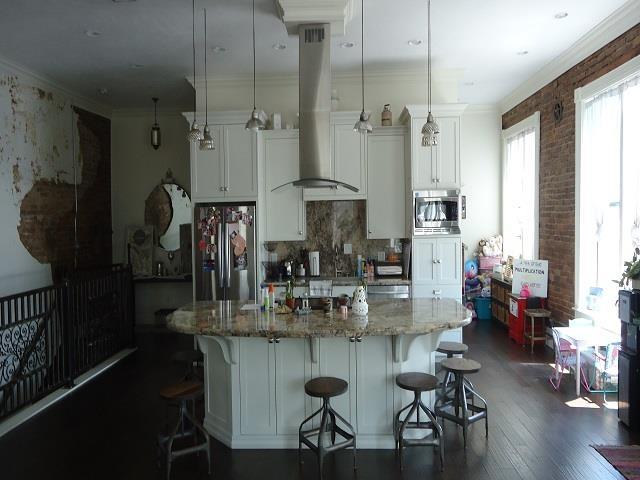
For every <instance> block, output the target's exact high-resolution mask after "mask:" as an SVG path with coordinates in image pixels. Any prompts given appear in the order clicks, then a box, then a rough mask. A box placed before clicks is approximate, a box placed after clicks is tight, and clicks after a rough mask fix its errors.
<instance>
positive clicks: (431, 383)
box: [393, 372, 444, 470]
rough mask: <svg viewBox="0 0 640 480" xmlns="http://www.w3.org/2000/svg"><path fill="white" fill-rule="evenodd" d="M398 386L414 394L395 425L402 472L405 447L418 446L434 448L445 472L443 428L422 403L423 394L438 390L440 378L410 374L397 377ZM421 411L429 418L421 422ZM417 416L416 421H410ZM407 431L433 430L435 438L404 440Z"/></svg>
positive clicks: (394, 431)
mask: <svg viewBox="0 0 640 480" xmlns="http://www.w3.org/2000/svg"><path fill="white" fill-rule="evenodd" d="M396 385H398V387H400V388H402V389H403V390H408V391H411V392H413V395H414V397H413V402H411V403H410V404H409V405H407V406H406V407H404V408H402V409H401V410H400V411H399V412H398V413H397V414H396V416H395V419H394V424H393V434H394V438H395V440H396V453H397V452H398V451H399V452H400V470H402V469H403V465H402V457H403V449H404V447H412V446H418V445H426V446H433V447H435V449H436V450H438V451H439V454H440V470H444V444H443V441H442V427H440V425H439V424H438V421H437V420H436V416H435V415H434V413H433V412H432V411H431V410H429V408H427V406H426V405H425V404H424V403H422V398H421V396H422V392H429V391H431V390H435V389H436V388H438V378H437V377H435V376H433V375H429V374H427V373H419V372H409V373H401V374H400V375H398V376H396ZM407 409H409V413H407V415H406V416H405V418H404V420H400V415H401V414H402V412H404V411H406V410H407ZM420 410H422V411H423V412H424V414H425V415H426V416H427V419H426V420H423V421H422V422H421V421H420ZM414 414H415V415H416V421H415V422H414V421H411V420H410V419H411V418H412V417H413V415H414ZM406 429H415V430H431V431H432V433H433V438H430V437H431V436H430V435H425V436H424V437H422V438H411V439H408V438H404V432H405V430H406Z"/></svg>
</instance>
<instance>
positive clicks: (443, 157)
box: [436, 117, 460, 188]
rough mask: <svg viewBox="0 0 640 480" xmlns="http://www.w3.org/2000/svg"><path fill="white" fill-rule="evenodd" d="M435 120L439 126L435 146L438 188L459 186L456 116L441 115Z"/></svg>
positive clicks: (457, 119)
mask: <svg viewBox="0 0 640 480" xmlns="http://www.w3.org/2000/svg"><path fill="white" fill-rule="evenodd" d="M436 121H437V122H438V125H439V126H440V138H439V141H438V146H437V162H438V165H437V177H436V180H437V182H438V187H439V188H460V152H459V145H460V144H459V141H460V140H459V137H460V135H459V125H460V119H459V118H458V117H441V118H437V119H436Z"/></svg>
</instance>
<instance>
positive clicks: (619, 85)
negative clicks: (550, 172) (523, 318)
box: [576, 59, 640, 320]
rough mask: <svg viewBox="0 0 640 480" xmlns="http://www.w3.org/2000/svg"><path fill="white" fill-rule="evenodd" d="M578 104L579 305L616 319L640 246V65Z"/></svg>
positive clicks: (596, 85) (595, 87)
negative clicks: (622, 282) (625, 273)
mask: <svg viewBox="0 0 640 480" xmlns="http://www.w3.org/2000/svg"><path fill="white" fill-rule="evenodd" d="M630 71H631V73H630ZM576 103H577V107H578V108H577V110H576V111H577V113H578V115H577V118H576V132H577V136H576V142H577V143H576V146H577V151H576V153H577V155H576V191H577V193H578V195H577V199H576V202H577V203H576V204H577V206H578V209H577V213H576V269H577V270H576V279H577V281H576V284H577V285H576V303H577V305H578V306H579V307H581V308H582V309H585V308H586V309H589V310H601V311H603V312H604V313H605V314H606V315H605V316H606V317H609V318H612V319H614V320H615V319H616V318H617V314H616V307H615V302H616V300H617V298H618V288H619V287H618V285H617V283H615V282H614V280H617V279H618V278H620V274H621V272H622V270H623V265H624V262H625V260H629V259H630V258H631V256H632V254H633V249H634V248H635V247H636V246H640V195H639V192H640V134H639V133H638V132H640V62H638V61H637V59H636V60H635V61H631V62H628V63H627V64H625V65H623V66H622V67H620V68H618V69H616V70H614V71H613V72H611V73H610V74H607V75H606V76H605V77H602V78H601V79H598V80H596V81H595V82H593V83H592V84H590V85H588V86H586V87H584V88H582V89H579V90H577V91H576Z"/></svg>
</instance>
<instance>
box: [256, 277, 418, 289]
mask: <svg viewBox="0 0 640 480" xmlns="http://www.w3.org/2000/svg"><path fill="white" fill-rule="evenodd" d="M323 280H331V283H332V284H333V285H334V286H336V287H344V286H352V285H353V286H354V287H355V286H358V285H360V283H361V282H362V281H363V279H362V278H360V277H302V278H299V277H297V278H295V280H294V282H293V286H294V287H307V286H309V282H310V281H323ZM364 282H365V283H366V284H367V285H372V286H374V285H375V286H379V285H411V280H408V279H406V278H402V277H375V278H374V279H373V280H367V279H366V278H365V279H364ZM269 284H273V286H274V287H284V286H286V285H287V281H286V280H282V281H273V282H270V281H267V280H264V281H263V282H261V283H260V286H261V287H263V288H264V287H266V286H268V285H269Z"/></svg>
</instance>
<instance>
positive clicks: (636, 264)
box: [614, 247, 640, 287]
mask: <svg viewBox="0 0 640 480" xmlns="http://www.w3.org/2000/svg"><path fill="white" fill-rule="evenodd" d="M638 257H640V248H638V247H636V249H635V250H634V251H633V258H632V259H631V261H630V262H624V267H625V269H624V271H623V272H622V277H621V278H620V280H614V282H618V285H619V286H620V287H624V286H625V285H626V286H629V281H630V280H637V279H640V259H639V258H638Z"/></svg>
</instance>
